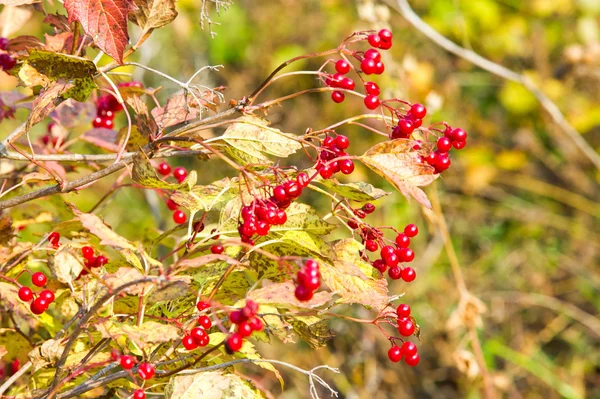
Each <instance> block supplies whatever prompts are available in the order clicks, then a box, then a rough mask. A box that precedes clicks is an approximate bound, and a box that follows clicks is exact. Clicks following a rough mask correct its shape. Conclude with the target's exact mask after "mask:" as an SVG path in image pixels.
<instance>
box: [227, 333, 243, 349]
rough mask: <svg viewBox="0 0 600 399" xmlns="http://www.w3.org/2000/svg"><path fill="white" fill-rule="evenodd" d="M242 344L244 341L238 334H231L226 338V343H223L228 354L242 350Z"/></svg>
mask: <svg viewBox="0 0 600 399" xmlns="http://www.w3.org/2000/svg"><path fill="white" fill-rule="evenodd" d="M243 344H244V339H243V337H242V335H241V334H239V333H233V334H230V335H229V337H227V341H225V349H226V350H227V352H228V353H230V354H232V353H234V352H237V351H239V350H240V349H242V345H243Z"/></svg>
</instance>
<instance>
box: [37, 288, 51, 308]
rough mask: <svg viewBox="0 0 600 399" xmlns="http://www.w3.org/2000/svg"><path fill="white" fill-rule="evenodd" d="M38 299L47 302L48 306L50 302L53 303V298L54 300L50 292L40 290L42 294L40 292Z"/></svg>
mask: <svg viewBox="0 0 600 399" xmlns="http://www.w3.org/2000/svg"><path fill="white" fill-rule="evenodd" d="M39 297H40V298H43V299H45V300H46V301H48V305H49V304H51V303H52V302H54V298H55V297H54V292H52V291H50V290H42V292H40V296H39Z"/></svg>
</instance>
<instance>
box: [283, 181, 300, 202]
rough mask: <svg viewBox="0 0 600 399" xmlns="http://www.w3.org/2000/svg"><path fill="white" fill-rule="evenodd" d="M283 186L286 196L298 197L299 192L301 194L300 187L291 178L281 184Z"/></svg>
mask: <svg viewBox="0 0 600 399" xmlns="http://www.w3.org/2000/svg"><path fill="white" fill-rule="evenodd" d="M283 188H285V193H286V194H287V196H288V198H298V197H299V196H300V194H302V187H300V186H299V185H298V183H296V182H295V181H293V180H288V181H286V182H285V183H284V184H283Z"/></svg>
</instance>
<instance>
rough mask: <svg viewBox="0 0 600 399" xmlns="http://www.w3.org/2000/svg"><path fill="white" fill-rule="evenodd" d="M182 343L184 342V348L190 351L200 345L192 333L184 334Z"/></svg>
mask: <svg viewBox="0 0 600 399" xmlns="http://www.w3.org/2000/svg"><path fill="white" fill-rule="evenodd" d="M181 343H182V344H183V346H184V348H185V349H187V350H189V351H193V350H194V349H196V348H197V347H198V344H197V343H196V341H195V340H194V338H192V336H191V335H186V336H184V337H183V338H182V339H181Z"/></svg>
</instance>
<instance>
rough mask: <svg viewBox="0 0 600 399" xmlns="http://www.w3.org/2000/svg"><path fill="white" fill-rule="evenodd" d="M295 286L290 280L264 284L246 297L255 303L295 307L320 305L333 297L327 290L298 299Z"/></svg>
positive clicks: (308, 307) (307, 307)
mask: <svg viewBox="0 0 600 399" xmlns="http://www.w3.org/2000/svg"><path fill="white" fill-rule="evenodd" d="M295 289H296V286H295V285H294V283H293V282H292V281H286V282H284V283H270V284H268V283H267V284H265V286H264V287H263V288H259V289H257V290H254V291H251V292H250V293H249V294H248V298H249V299H252V300H254V301H255V302H256V303H260V304H263V303H268V304H274V305H278V306H293V307H296V308H306V309H312V308H316V307H319V306H322V305H324V304H326V303H327V302H329V300H331V298H333V294H332V293H330V292H327V291H320V292H316V293H315V294H314V295H313V297H312V299H311V300H310V301H299V300H298V299H296V296H295V295H294V291H295Z"/></svg>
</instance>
